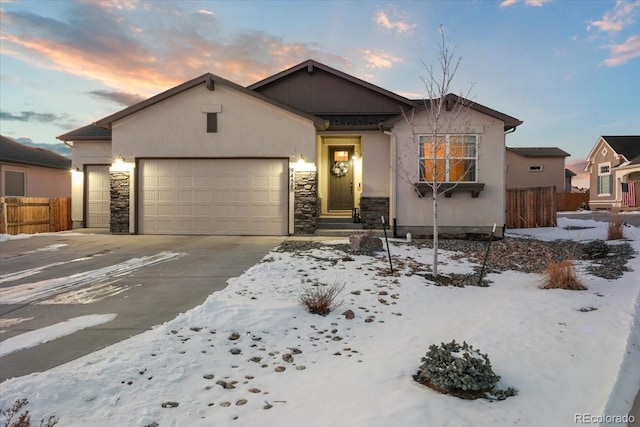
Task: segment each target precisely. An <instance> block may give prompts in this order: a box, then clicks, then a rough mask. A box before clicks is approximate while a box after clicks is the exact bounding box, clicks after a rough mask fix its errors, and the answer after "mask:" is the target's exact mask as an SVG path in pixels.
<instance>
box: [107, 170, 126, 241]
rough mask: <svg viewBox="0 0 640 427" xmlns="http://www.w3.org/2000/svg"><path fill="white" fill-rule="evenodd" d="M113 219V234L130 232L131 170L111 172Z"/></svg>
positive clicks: (111, 229)
mask: <svg viewBox="0 0 640 427" xmlns="http://www.w3.org/2000/svg"><path fill="white" fill-rule="evenodd" d="M110 175H111V205H110V209H111V220H110V223H109V225H110V227H109V228H110V231H111V233H113V234H129V203H130V199H129V193H130V192H129V185H130V182H131V176H130V175H131V173H130V172H111V173H110Z"/></svg>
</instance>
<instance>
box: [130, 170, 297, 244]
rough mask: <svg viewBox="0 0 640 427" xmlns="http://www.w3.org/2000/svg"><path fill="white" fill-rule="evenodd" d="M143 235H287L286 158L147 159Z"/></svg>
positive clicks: (142, 184)
mask: <svg viewBox="0 0 640 427" xmlns="http://www.w3.org/2000/svg"><path fill="white" fill-rule="evenodd" d="M139 167H140V172H139V177H140V178H139V179H140V184H139V187H138V188H139V189H140V193H139V197H140V203H139V205H138V206H139V207H140V212H139V232H140V233H141V234H213V235H275V236H282V235H286V234H288V227H287V224H288V216H287V212H288V172H287V168H288V161H287V160H286V159H142V160H140V162H139Z"/></svg>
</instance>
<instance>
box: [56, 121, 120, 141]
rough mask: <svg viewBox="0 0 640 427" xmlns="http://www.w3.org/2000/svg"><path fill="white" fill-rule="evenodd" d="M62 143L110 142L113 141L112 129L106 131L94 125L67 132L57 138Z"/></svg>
mask: <svg viewBox="0 0 640 427" xmlns="http://www.w3.org/2000/svg"><path fill="white" fill-rule="evenodd" d="M56 138H57V139H59V140H61V141H78V140H99V139H101V140H105V139H106V140H109V139H111V129H105V128H103V127H100V126H98V125H96V124H95V123H92V124H90V125H87V126H84V127H81V128H79V129H76V130H72V131H71V132H67V133H65V134H62V135H60V136H57V137H56Z"/></svg>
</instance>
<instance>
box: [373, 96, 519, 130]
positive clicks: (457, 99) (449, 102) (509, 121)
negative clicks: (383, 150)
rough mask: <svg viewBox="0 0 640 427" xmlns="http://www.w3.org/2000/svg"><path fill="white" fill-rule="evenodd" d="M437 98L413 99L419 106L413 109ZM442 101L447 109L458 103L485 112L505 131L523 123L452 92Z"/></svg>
mask: <svg viewBox="0 0 640 427" xmlns="http://www.w3.org/2000/svg"><path fill="white" fill-rule="evenodd" d="M438 100H439V98H435V99H433V100H431V99H422V100H415V101H414V102H416V104H417V105H419V107H417V108H416V109H415V111H416V112H418V111H423V110H426V109H427V108H429V105H430V104H431V101H436V102H437V101H438ZM444 103H445V106H446V108H447V109H451V108H452V106H453V105H456V104H460V105H463V106H465V107H468V108H470V109H472V110H475V111H478V112H479V113H482V114H486V115H487V116H490V117H493V118H496V119H498V120H500V121H502V122H503V123H504V131H505V132H507V131H510V130H512V129H515V128H516V127H518V126H520V125H521V124H522V123H524V122H523V121H522V120H519V119H516V118H515V117H512V116H509V115H508V114H504V113H501V112H500V111H497V110H494V109H492V108H489V107H486V106H484V105H482V104H478V103H476V102H473V101H471V100H468V99H466V98H463V97H461V96H458V95H455V94H453V93H448V94H446V95H445V100H444ZM403 119H404V118H403V116H402V115H400V116H397V117H394V118H392V119H390V120H387V121H385V122H384V123H383V124H382V126H383V127H384V128H385V129H390V128H391V127H393V124H394V123H396V122H397V121H398V120H403Z"/></svg>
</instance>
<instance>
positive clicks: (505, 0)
mask: <svg viewBox="0 0 640 427" xmlns="http://www.w3.org/2000/svg"><path fill="white" fill-rule="evenodd" d="M550 2H551V0H502V2H501V3H500V7H509V6H513V5H514V4H516V3H524V4H525V5H526V6H533V7H542V6H544V4H545V3H550Z"/></svg>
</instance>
